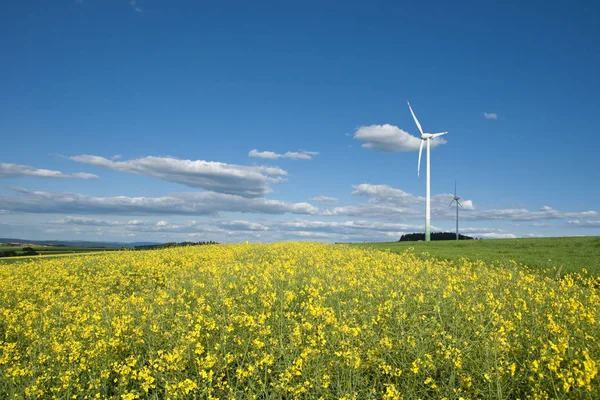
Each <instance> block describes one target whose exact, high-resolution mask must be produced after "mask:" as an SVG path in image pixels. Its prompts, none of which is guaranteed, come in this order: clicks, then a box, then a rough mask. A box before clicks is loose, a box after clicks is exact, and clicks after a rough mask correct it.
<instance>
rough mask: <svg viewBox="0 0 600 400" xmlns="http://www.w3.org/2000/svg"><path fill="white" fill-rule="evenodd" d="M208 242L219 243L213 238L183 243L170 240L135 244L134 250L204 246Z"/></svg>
mask: <svg viewBox="0 0 600 400" xmlns="http://www.w3.org/2000/svg"><path fill="white" fill-rule="evenodd" d="M207 244H219V243H218V242H213V241H212V240H210V241H207V242H181V243H175V242H169V243H162V244H147V245H141V246H135V247H134V248H133V249H134V250H156V249H167V248H169V247H182V246H204V245H207Z"/></svg>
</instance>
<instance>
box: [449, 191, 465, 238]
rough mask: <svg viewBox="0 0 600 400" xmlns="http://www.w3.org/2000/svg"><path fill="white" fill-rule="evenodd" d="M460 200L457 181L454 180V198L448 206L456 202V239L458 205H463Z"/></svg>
mask: <svg viewBox="0 0 600 400" xmlns="http://www.w3.org/2000/svg"><path fill="white" fill-rule="evenodd" d="M459 200H460V197H458V196H457V195H456V181H454V198H453V199H452V201H451V202H450V205H449V206H448V207H450V206H451V205H452V203H454V202H456V240H458V206H461V207H462V204H460V201H459Z"/></svg>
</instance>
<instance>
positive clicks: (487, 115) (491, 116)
mask: <svg viewBox="0 0 600 400" xmlns="http://www.w3.org/2000/svg"><path fill="white" fill-rule="evenodd" d="M483 116H484V117H485V119H498V114H496V113H486V112H484V113H483Z"/></svg>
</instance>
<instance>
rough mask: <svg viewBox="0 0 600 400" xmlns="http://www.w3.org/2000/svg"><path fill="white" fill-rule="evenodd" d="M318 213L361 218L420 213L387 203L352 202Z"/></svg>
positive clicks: (404, 216) (396, 216)
mask: <svg viewBox="0 0 600 400" xmlns="http://www.w3.org/2000/svg"><path fill="white" fill-rule="evenodd" d="M319 214H320V215H325V216H356V217H363V218H382V219H389V218H402V219H409V218H415V217H417V216H420V215H421V212H420V211H417V210H415V209H410V208H405V207H397V206H394V205H387V204H353V205H348V206H341V207H334V208H330V209H325V210H322V211H321V212H320V213H319Z"/></svg>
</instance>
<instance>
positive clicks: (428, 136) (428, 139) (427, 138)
mask: <svg viewBox="0 0 600 400" xmlns="http://www.w3.org/2000/svg"><path fill="white" fill-rule="evenodd" d="M406 102H407V103H408V108H409V109H410V113H411V114H412V116H413V118H414V120H415V123H416V124H417V127H418V128H419V132H421V147H420V148H419V163H418V164H417V176H420V174H421V153H422V152H423V143H424V142H427V198H426V200H425V241H426V242H429V241H430V240H431V227H430V220H431V206H430V199H429V186H430V181H431V179H430V176H431V175H430V172H429V171H430V168H429V165H430V162H429V152H430V151H429V147H430V144H429V142H431V139H433V138H436V137H438V136H442V135H445V134H446V133H448V132H440V133H424V132H423V128H421V124H420V123H419V120H418V119H417V117H416V116H415V113H414V112H413V110H412V107H411V106H410V102H409V101H408V100H407V101H406Z"/></svg>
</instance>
